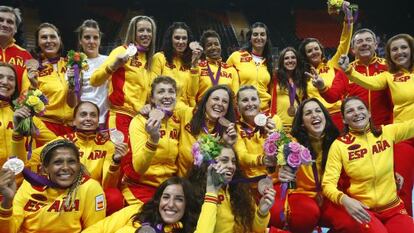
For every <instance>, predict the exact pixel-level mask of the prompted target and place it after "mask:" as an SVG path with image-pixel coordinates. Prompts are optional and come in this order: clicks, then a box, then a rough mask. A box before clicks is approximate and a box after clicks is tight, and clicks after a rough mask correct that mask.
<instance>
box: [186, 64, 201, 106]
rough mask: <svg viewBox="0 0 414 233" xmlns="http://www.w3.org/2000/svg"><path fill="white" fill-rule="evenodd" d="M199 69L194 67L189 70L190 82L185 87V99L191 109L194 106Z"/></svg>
mask: <svg viewBox="0 0 414 233" xmlns="http://www.w3.org/2000/svg"><path fill="white" fill-rule="evenodd" d="M199 78H200V67H199V66H197V67H194V68H191V69H190V80H189V82H188V87H187V98H188V101H189V104H190V106H191V107H195V106H196V101H195V98H196V95H197V93H198V89H199V85H200V83H199Z"/></svg>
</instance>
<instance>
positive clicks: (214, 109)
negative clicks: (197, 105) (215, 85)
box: [205, 89, 230, 121]
mask: <svg viewBox="0 0 414 233" xmlns="http://www.w3.org/2000/svg"><path fill="white" fill-rule="evenodd" d="M229 101H230V97H229V95H228V93H227V91H225V90H224V89H218V90H215V91H213V92H212V93H211V94H210V96H209V97H208V99H207V103H206V106H205V108H206V117H207V118H208V119H209V120H212V121H216V120H217V119H218V118H220V117H224V116H225V115H226V114H227V110H228V108H229Z"/></svg>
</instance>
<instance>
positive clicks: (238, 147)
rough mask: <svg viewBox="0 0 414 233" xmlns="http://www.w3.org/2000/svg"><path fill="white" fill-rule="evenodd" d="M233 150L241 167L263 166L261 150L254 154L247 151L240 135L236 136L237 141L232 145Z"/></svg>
mask: <svg viewBox="0 0 414 233" xmlns="http://www.w3.org/2000/svg"><path fill="white" fill-rule="evenodd" d="M234 149H235V151H236V153H237V157H238V159H239V162H240V165H241V166H242V167H257V166H262V165H263V164H262V161H263V150H261V151H254V152H253V151H248V150H247V146H246V143H245V140H244V139H243V138H242V136H241V134H240V133H239V134H238V135H237V141H236V144H235V145H234Z"/></svg>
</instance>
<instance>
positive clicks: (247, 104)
mask: <svg viewBox="0 0 414 233" xmlns="http://www.w3.org/2000/svg"><path fill="white" fill-rule="evenodd" d="M237 104H238V107H239V112H240V114H241V115H242V116H243V118H244V119H245V120H247V119H254V117H255V116H256V115H257V114H259V111H260V98H259V96H258V94H257V91H256V90H254V89H245V90H242V91H240V92H239V98H238V100H237Z"/></svg>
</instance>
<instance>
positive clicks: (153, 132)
mask: <svg viewBox="0 0 414 233" xmlns="http://www.w3.org/2000/svg"><path fill="white" fill-rule="evenodd" d="M160 127H161V121H160V120H158V119H155V118H151V117H150V118H148V120H147V122H146V123H145V131H147V133H148V134H149V135H150V137H151V141H152V142H154V143H158V141H159V140H160V137H161V134H160Z"/></svg>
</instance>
